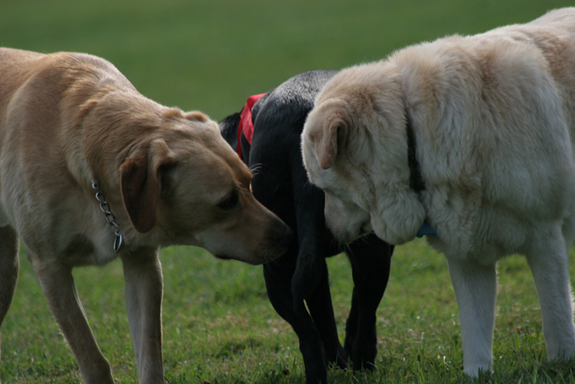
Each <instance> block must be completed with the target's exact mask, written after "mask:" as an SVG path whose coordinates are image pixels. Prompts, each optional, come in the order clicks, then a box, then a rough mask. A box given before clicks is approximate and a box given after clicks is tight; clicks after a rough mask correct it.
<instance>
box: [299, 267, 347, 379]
mask: <svg viewBox="0 0 575 384" xmlns="http://www.w3.org/2000/svg"><path fill="white" fill-rule="evenodd" d="M318 263H319V262H318ZM320 264H321V270H322V276H321V279H320V281H319V283H318V285H317V287H316V289H315V290H314V291H313V292H312V294H310V295H309V296H308V298H307V299H306V302H307V306H308V308H309V311H310V313H311V316H312V318H313V321H314V323H315V325H316V328H317V330H318V331H319V334H320V337H321V339H322V341H323V345H324V348H325V353H326V359H327V362H328V363H335V364H337V366H338V367H339V368H341V369H346V368H347V355H346V353H345V351H344V349H343V347H342V345H341V343H340V342H339V338H338V335H337V325H336V323H335V315H334V311H333V304H332V301H331V293H330V290H329V277H328V270H327V265H326V263H325V259H323V260H321V263H320Z"/></svg>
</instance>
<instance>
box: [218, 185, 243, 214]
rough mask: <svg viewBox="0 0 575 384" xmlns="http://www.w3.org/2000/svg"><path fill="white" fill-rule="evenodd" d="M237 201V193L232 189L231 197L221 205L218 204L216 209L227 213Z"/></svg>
mask: <svg viewBox="0 0 575 384" xmlns="http://www.w3.org/2000/svg"><path fill="white" fill-rule="evenodd" d="M238 201H239V195H238V191H237V190H236V189H234V190H233V191H232V194H231V196H230V197H228V198H227V199H225V200H224V201H222V202H221V203H219V204H218V207H219V208H220V209H221V210H224V211H229V210H231V209H232V208H234V207H235V206H236V205H237V203H238Z"/></svg>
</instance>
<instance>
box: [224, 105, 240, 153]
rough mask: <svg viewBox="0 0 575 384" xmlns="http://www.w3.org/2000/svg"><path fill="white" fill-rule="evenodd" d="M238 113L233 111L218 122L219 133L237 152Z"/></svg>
mask: <svg viewBox="0 0 575 384" xmlns="http://www.w3.org/2000/svg"><path fill="white" fill-rule="evenodd" d="M240 115H241V114H240V113H239V112H238V113H234V114H233V115H229V116H227V117H226V118H224V119H223V120H222V121H220V123H219V125H220V134H221V135H222V137H223V138H224V140H225V141H226V142H227V143H228V144H229V145H230V146H231V147H232V149H233V150H234V152H236V153H237V152H238V125H240V119H241V116H240Z"/></svg>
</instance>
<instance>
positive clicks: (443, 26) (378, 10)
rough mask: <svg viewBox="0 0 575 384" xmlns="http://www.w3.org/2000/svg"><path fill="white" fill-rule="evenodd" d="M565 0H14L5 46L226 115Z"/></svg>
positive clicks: (2, 38) (7, 0)
mask: <svg viewBox="0 0 575 384" xmlns="http://www.w3.org/2000/svg"><path fill="white" fill-rule="evenodd" d="M566 5H569V2H568V1H561V0H545V1H542V0H527V1H520V0H466V1H455V0H433V1H429V0H427V1H426V0H387V1H385V0H356V1H345V0H343V1H342V0H291V1H263V0H225V1H220V0H191V1H190V0H188V1H185V0H167V1H159V0H97V1H93V0H92V1H86V0H77V1H71V0H49V1H46V0H2V1H1V2H0V45H1V46H5V47H12V48H21V49H28V50H34V51H39V52H46V53H48V52H55V51H79V52H86V53H91V54H94V55H97V56H101V57H104V58H105V59H107V60H109V61H111V62H112V63H113V64H115V65H116V66H117V67H118V68H119V69H120V70H121V71H122V72H123V73H124V74H125V75H126V76H127V77H128V79H130V80H131V81H132V82H133V84H134V85H135V86H136V87H137V88H138V89H139V90H140V92H142V93H143V94H144V95H146V96H148V97H149V98H151V99H154V100H155V101H158V102H160V103H162V104H166V105H170V106H179V107H181V108H183V109H186V110H192V109H198V110H202V111H204V112H206V113H208V114H209V115H210V116H211V117H212V118H214V119H216V120H219V119H221V118H223V117H224V116H225V115H227V114H229V113H231V112H234V111H236V110H238V109H239V108H241V106H242V104H243V102H244V100H245V98H246V97H247V96H249V95H251V94H254V93H261V92H265V91H266V90H269V89H270V88H273V87H275V86H276V85H278V84H280V83H281V82H283V81H284V80H286V79H288V78H289V77H291V76H293V75H295V74H297V73H299V72H302V71H306V70H310V69H317V68H324V69H340V68H343V67H346V66H350V65H353V64H356V63H359V62H366V61H373V60H377V59H381V58H383V57H385V56H386V55H388V54H389V53H390V52H391V51H393V50H395V49H398V48H401V47H404V46H406V45H408V44H413V43H416V42H420V41H423V40H432V39H435V38H437V37H441V36H444V35H447V34H454V33H459V34H473V33H478V32H482V31H485V30H488V29H491V28H494V27H497V26H500V25H504V24H509V23H523V22H526V21H529V20H531V19H533V18H535V17H538V16H540V15H541V14H543V13H544V12H546V11H547V10H550V9H553V8H558V7H562V6H566Z"/></svg>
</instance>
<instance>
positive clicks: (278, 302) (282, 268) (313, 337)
mask: <svg viewBox="0 0 575 384" xmlns="http://www.w3.org/2000/svg"><path fill="white" fill-rule="evenodd" d="M296 257H297V250H293V249H290V250H289V251H288V252H287V253H286V254H285V255H284V256H282V257H281V258H280V259H278V260H276V261H273V262H271V263H268V264H265V265H264V278H265V281H266V288H267V292H268V297H269V299H270V302H271V303H272V306H273V307H274V309H275V310H276V312H277V313H278V314H279V315H280V316H281V317H282V318H283V319H284V320H285V321H287V322H288V323H289V324H290V325H291V326H292V328H293V330H294V332H295V333H296V335H297V337H298V339H299V343H300V351H301V353H302V356H303V361H304V365H305V374H306V383H307V384H318V383H323V384H326V383H327V368H326V364H325V361H326V360H325V350H324V348H323V343H322V341H321V339H320V335H319V333H318V331H317V329H316V327H315V325H314V323H313V321H312V319H311V317H310V316H309V314H308V313H307V310H306V308H305V305H304V303H303V301H302V302H301V304H299V305H297V308H294V299H293V294H292V291H291V279H292V276H293V274H294V271H295V262H296Z"/></svg>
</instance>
